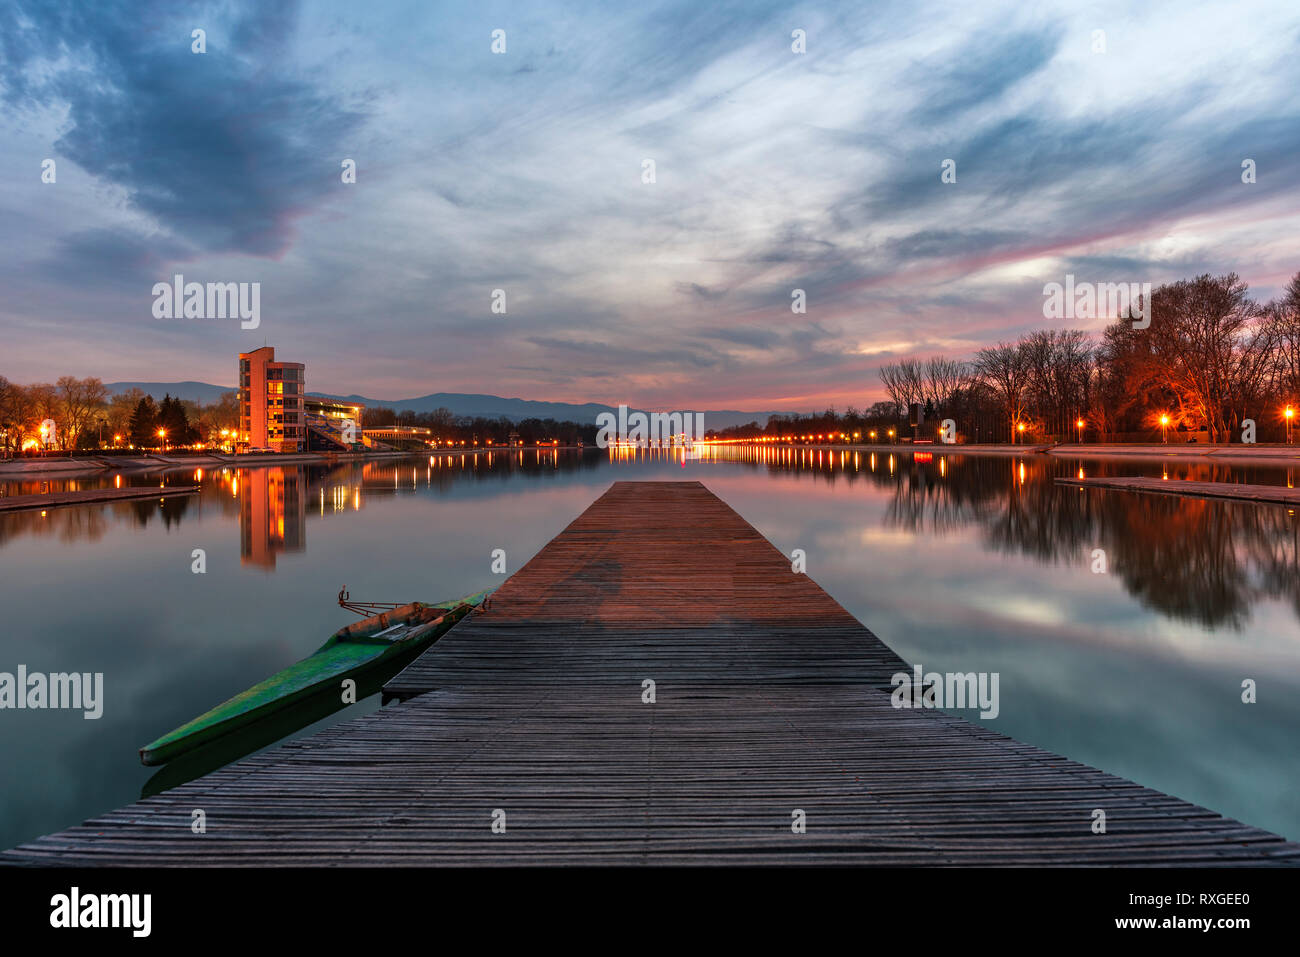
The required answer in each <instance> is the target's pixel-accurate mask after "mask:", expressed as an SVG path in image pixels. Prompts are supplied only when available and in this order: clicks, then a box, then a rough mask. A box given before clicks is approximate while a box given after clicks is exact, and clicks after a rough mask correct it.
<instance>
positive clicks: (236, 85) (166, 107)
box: [0, 2, 363, 256]
mask: <svg viewBox="0 0 1300 957" xmlns="http://www.w3.org/2000/svg"><path fill="white" fill-rule="evenodd" d="M221 10H222V12H221V14H219V15H214V14H207V15H198V14H195V15H191V16H189V17H178V16H177V11H176V8H175V7H173V6H172V5H168V4H145V5H140V4H136V3H98V2H97V3H93V4H81V5H69V6H63V5H54V4H48V3H44V2H39V3H33V4H19V5H17V6H15V7H11V8H9V10H8V12H7V14H5V18H6V23H5V27H4V29H3V31H0V32H3V34H4V35H5V38H6V39H5V45H4V53H5V57H4V64H3V67H2V68H0V77H3V85H4V89H5V95H6V98H7V99H8V100H9V101H10V103H13V102H14V101H15V99H16V98H18V97H23V98H26V99H27V101H28V103H29V105H30V103H31V102H37V103H39V102H55V101H57V102H59V103H62V104H66V109H67V128H66V130H65V131H64V132H63V134H62V135H61V136H60V137H59V139H58V140H57V142H55V143H54V148H55V150H56V151H57V152H56V155H57V156H61V157H66V158H67V159H70V160H71V161H73V162H74V163H76V164H77V165H78V166H80V167H82V168H83V169H85V170H86V171H87V172H89V173H91V174H92V175H94V176H96V177H99V178H100V179H102V180H103V181H105V182H108V183H112V184H115V185H117V186H120V187H121V188H122V189H123V190H125V191H126V194H127V196H128V197H129V198H130V202H131V203H132V205H133V206H134V207H135V208H137V209H138V210H140V211H141V212H143V213H146V214H147V215H149V216H151V217H153V218H155V219H156V220H157V222H158V223H159V224H160V225H161V226H162V227H163V229H165V230H166V231H167V232H168V233H170V234H171V236H172V237H174V239H173V240H171V241H168V242H166V243H165V246H166V247H167V248H168V251H169V252H173V253H174V252H175V251H176V243H181V244H184V245H185V246H187V247H189V250H190V252H191V253H192V254H197V253H205V252H240V253H247V254H253V255H259V256H273V255H277V254H279V253H281V252H283V251H284V249H285V248H286V247H287V246H288V244H289V243H290V242H291V240H292V238H293V222H294V220H295V218H297V217H298V216H300V215H301V214H302V213H304V212H305V211H306V210H308V209H309V208H311V207H312V206H314V205H316V204H318V203H320V202H321V201H322V198H323V197H324V195H325V194H326V191H327V190H329V189H331V188H332V186H333V185H334V184H336V183H338V181H339V180H338V177H339V171H340V167H339V164H340V162H341V160H340V156H341V155H342V154H341V151H340V144H341V143H342V142H344V141H345V140H346V138H347V136H348V134H350V133H352V132H353V131H355V130H356V129H357V127H358V126H359V125H360V123H361V121H362V119H363V115H362V113H361V112H360V111H358V110H355V109H349V108H347V107H344V106H341V105H339V103H338V102H337V100H336V99H335V98H334V97H332V96H329V95H327V94H325V93H322V92H320V91H318V90H317V89H315V88H314V87H313V85H312V84H311V83H310V82H309V81H308V80H306V79H304V78H302V77H300V76H297V75H295V73H294V71H293V69H292V67H290V66H289V65H288V64H287V63H286V62H285V61H283V60H281V59H280V58H279V57H280V55H282V54H283V52H284V50H285V48H286V46H287V45H288V43H289V41H290V39H291V36H292V33H293V31H294V28H295V23H296V20H297V5H296V4H294V3H286V4H281V3H266V4H262V3H252V4H248V5H242V6H241V5H236V6H226V7H223V8H221ZM196 24H197V25H199V26H201V27H202V28H204V29H206V30H207V52H206V53H203V54H197V53H193V52H191V39H190V29H191V27H192V26H193V25H196ZM60 57H63V58H66V59H70V60H71V61H72V63H74V64H76V65H75V66H74V67H72V68H70V69H64V70H60V71H59V72H57V73H54V74H49V73H47V72H46V71H45V69H44V66H43V65H44V64H45V63H48V62H49V61H52V60H57V59H59V58H60Z"/></svg>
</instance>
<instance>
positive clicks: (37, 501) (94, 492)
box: [0, 485, 199, 512]
mask: <svg viewBox="0 0 1300 957" xmlns="http://www.w3.org/2000/svg"><path fill="white" fill-rule="evenodd" d="M198 490H199V486H197V485H172V486H168V487H166V488H154V487H150V486H143V487H141V486H133V487H129V488H88V489H78V490H77V491H75V492H47V493H45V494H41V495H8V496H5V497H3V498H0V512H23V511H31V510H33V509H51V508H60V507H62V506H65V505H87V504H90V503H94V502H124V501H132V500H135V499H142V498H166V497H167V496H169V495H193V494H194V493H195V492H197V491H198Z"/></svg>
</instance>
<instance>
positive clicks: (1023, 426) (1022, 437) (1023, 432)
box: [1020, 422, 1025, 445]
mask: <svg viewBox="0 0 1300 957" xmlns="http://www.w3.org/2000/svg"><path fill="white" fill-rule="evenodd" d="M1024 442H1025V423H1023V422H1021V423H1020V444H1021V445H1023V444H1024Z"/></svg>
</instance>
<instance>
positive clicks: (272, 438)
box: [236, 346, 307, 452]
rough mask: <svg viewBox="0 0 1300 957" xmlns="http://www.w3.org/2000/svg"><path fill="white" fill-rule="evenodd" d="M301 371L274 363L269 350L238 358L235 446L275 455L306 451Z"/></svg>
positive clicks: (293, 364)
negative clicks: (237, 403)
mask: <svg viewBox="0 0 1300 957" xmlns="http://www.w3.org/2000/svg"><path fill="white" fill-rule="evenodd" d="M305 369H306V367H305V366H304V365H303V364H302V363H301V362H276V361H275V349H274V348H272V347H271V346H263V347H262V348H261V349H254V350H253V351H252V352H241V353H240V354H239V441H238V442H237V443H236V444H237V445H238V446H242V447H243V448H245V449H250V448H251V449H263V448H269V449H275V450H276V451H277V452H301V451H303V450H304V449H305V448H306V447H307V422H306V416H305V414H304V412H303V407H302V401H303V393H304V391H305V390H306V384H305V378H306V377H305V375H304V371H305Z"/></svg>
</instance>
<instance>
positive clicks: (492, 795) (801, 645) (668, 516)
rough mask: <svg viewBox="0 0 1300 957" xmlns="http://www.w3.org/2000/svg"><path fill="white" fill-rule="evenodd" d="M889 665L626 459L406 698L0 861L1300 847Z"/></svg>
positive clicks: (440, 653)
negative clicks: (500, 823)
mask: <svg viewBox="0 0 1300 957" xmlns="http://www.w3.org/2000/svg"><path fill="white" fill-rule="evenodd" d="M869 566H870V557H869V556H867V557H866V558H864V574H869V573H870V567H869ZM905 667H906V666H905V665H903V663H902V662H901V661H900V660H899V659H898V658H897V656H895V655H894V654H893V652H891V651H890V650H889V649H888V648H887V647H886V646H885V645H884V644H883V643H882V642H880V641H879V640H878V639H876V638H875V637H874V636H873V635H872V634H871V633H870V632H868V631H867V630H866V629H865V628H863V627H862V626H861V625H860V624H859V623H857V622H856V621H855V620H854V619H853V618H852V616H850V615H849V614H848V613H847V612H846V611H844V609H842V608H841V607H840V606H839V605H837V604H836V603H835V602H834V601H833V600H832V599H831V598H830V597H829V596H828V595H826V593H825V592H823V591H822V590H821V589H820V588H818V587H817V586H816V584H815V583H813V582H812V581H811V579H809V578H808V577H807V576H802V575H796V574H794V573H793V572H792V571H791V568H790V563H789V560H788V559H787V558H786V557H785V556H783V555H782V554H781V553H780V552H778V551H777V550H776V549H775V548H774V547H773V546H772V545H770V544H769V543H768V542H767V541H766V540H764V539H763V538H762V537H761V536H759V535H758V533H757V532H756V531H754V529H753V528H752V527H750V526H749V525H748V524H747V523H746V522H745V521H744V520H743V519H741V518H740V516H738V515H737V514H736V513H735V512H733V511H732V510H731V509H730V508H728V507H727V506H726V505H725V504H724V503H722V502H721V501H720V500H718V499H717V498H716V497H714V496H713V495H712V494H711V493H710V492H708V491H707V490H706V489H705V488H704V487H703V486H702V485H700V484H698V483H695V482H655V483H625V482H619V483H616V484H615V485H614V486H613V487H612V488H611V489H610V490H609V491H608V492H607V493H605V495H603V496H602V497H601V498H600V499H599V500H597V501H596V503H595V504H593V505H592V506H591V507H590V508H589V509H587V511H586V512H584V513H583V514H582V515H581V516H580V517H579V518H578V519H577V520H576V521H574V522H573V523H572V524H571V525H570V526H569V527H568V528H567V529H565V531H564V532H562V533H561V534H560V535H559V536H557V537H556V538H555V539H554V540H553V541H552V542H551V543H550V544H548V545H547V546H546V547H545V548H544V549H542V551H541V552H539V553H538V555H537V556H536V557H534V558H533V559H532V560H531V561H530V562H529V563H528V564H527V565H525V566H524V567H523V568H522V569H520V570H519V571H518V572H517V573H516V574H515V575H513V576H512V577H511V578H510V579H509V580H508V581H507V582H505V584H503V585H502V587H501V588H500V589H499V590H498V591H497V593H496V595H495V596H494V598H493V601H492V606H491V608H490V609H489V610H488V611H487V612H485V613H483V614H482V615H476V616H474V617H473V618H471V619H468V620H466V621H464V622H462V623H461V624H459V625H458V626H457V627H456V628H455V629H454V630H453V631H452V632H451V633H449V635H448V636H447V637H446V638H444V639H443V640H442V641H440V642H439V643H438V644H437V645H435V646H434V647H433V648H432V649H430V650H429V651H427V652H426V653H425V654H424V655H423V656H422V657H421V658H420V659H418V660H417V661H416V662H415V663H414V664H412V665H411V666H410V667H409V668H408V669H407V670H406V671H405V672H403V673H402V674H401V675H399V676H397V678H395V679H394V680H393V681H392V682H390V684H389V686H388V690H389V692H390V694H392V695H395V696H399V697H402V698H405V699H406V700H405V701H404V702H403V703H401V704H397V705H391V706H389V707H386V708H383V709H381V710H380V711H378V712H376V713H374V714H371V715H368V716H366V717H364V718H360V719H357V720H353V721H348V722H344V723H341V724H338V725H335V726H333V727H331V728H329V729H327V730H325V731H323V732H320V733H319V734H316V735H314V736H311V737H308V738H303V739H299V740H297V741H293V742H290V743H288V744H286V745H283V746H282V747H280V748H277V749H275V750H272V751H268V752H265V753H263V754H260V755H257V756H255V757H252V758H248V759H245V760H243V761H240V762H238V763H237V764H234V765H231V766H229V767H227V768H225V769H223V770H221V771H218V772H216V773H214V774H211V775H208V776H207V777H204V778H200V779H198V780H196V781H193V782H191V783H189V784H186V785H183V786H181V787H178V788H176V789H174V790H172V791H169V792H166V793H165V794H162V795H160V796H158V797H155V798H150V799H147V800H144V801H141V802H138V803H137V804H133V805H131V806H129V807H126V808H122V809H120V810H117V811H113V812H110V813H108V814H105V815H103V816H102V817H99V818H96V819H94V820H91V821H87V822H86V823H85V824H83V825H81V826H79V827H74V828H71V829H69V830H67V831H63V832H60V833H58V834H53V835H50V836H48V837H44V838H41V839H39V840H36V841H33V842H31V843H29V844H26V845H23V846H20V847H19V848H16V849H14V850H12V851H10V852H7V853H6V854H5V855H3V856H0V861H3V862H5V863H27V864H34V863H35V864H39V863H49V864H67V865H72V864H77V865H84V864H176V865H195V864H218V865H230V864H261V865H288V864H310V865H323V866H330V865H349V864H354V865H355V864H512V863H527V864H543V863H544V864H633V863H654V864H680V863H689V864H701V863H706V864H718V863H728V864H753V863H802V864H810V863H812V864H815V863H845V864H888V865H897V864H939V865H962V864H1002V865H1013V864H1033V865H1064V864H1095V865H1115V864H1134V865H1136V864H1144V865H1148V864H1265V863H1292V864H1294V863H1297V862H1298V861H1300V846H1297V845H1295V844H1290V843H1287V842H1285V841H1283V840H1282V839H1280V838H1278V837H1277V836H1275V835H1272V834H1269V833H1267V832H1264V831H1261V830H1259V829H1257V828H1252V827H1248V826H1245V825H1243V824H1240V823H1237V822H1235V821H1231V820H1228V819H1225V818H1223V817H1221V816H1219V815H1217V814H1215V813H1213V812H1211V811H1207V810H1205V809H1202V808H1198V807H1194V806H1192V805H1190V804H1187V803H1186V802H1183V801H1180V800H1178V799H1176V798H1173V797H1170V796H1168V795H1164V794H1161V793H1159V792H1156V791H1152V790H1150V789H1147V788H1143V787H1140V786H1139V785H1137V784H1134V783H1132V782H1129V781H1125V780H1122V779H1120V778H1116V777H1114V776H1111V775H1108V774H1105V773H1103V772H1101V771H1098V770H1095V769H1093V768H1089V767H1086V766H1084V765H1081V764H1078V763H1076V762H1072V761H1068V760H1066V759H1064V758H1061V757H1058V756H1056V755H1053V754H1050V753H1048V752H1045V751H1042V750H1040V749H1037V748H1034V747H1031V746H1029V745H1026V744H1022V743H1019V742H1017V741H1014V740H1011V739H1010V738H1007V737H1004V736H1002V735H1000V734H997V733H996V732H993V731H990V730H988V729H986V728H984V727H981V726H978V725H974V724H970V723H968V722H966V721H963V720H961V719H959V718H957V717H953V716H951V715H948V714H945V713H943V712H939V711H933V710H899V709H895V708H894V707H892V705H891V702H890V695H889V694H888V693H887V692H886V691H884V690H882V689H883V688H885V687H887V686H888V680H889V676H890V675H891V674H893V673H894V672H895V671H897V670H901V669H904V668H905ZM645 679H652V680H654V681H655V682H656V687H655V691H656V701H655V703H653V704H648V703H644V702H643V700H642V695H643V691H642V682H643V680H645ZM196 808H201V809H203V811H204V812H205V814H206V820H207V833H206V834H201V835H196V834H193V833H192V832H191V830H190V825H191V820H192V817H191V815H192V812H193V810H194V809H196ZM1096 808H1101V809H1104V810H1105V811H1106V815H1107V833H1105V834H1093V833H1092V831H1091V825H1092V820H1093V818H1092V815H1093V810H1094V809H1096ZM796 810H802V811H803V812H804V813H805V814H806V817H807V831H806V833H802V834H797V833H793V832H792V829H791V822H792V814H793V813H794V812H795V811H796ZM497 812H504V822H505V832H504V833H494V832H493V829H492V823H493V817H494V814H496V813H497ZM498 820H500V817H499V816H498Z"/></svg>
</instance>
